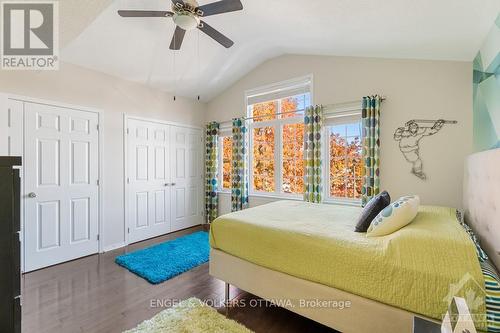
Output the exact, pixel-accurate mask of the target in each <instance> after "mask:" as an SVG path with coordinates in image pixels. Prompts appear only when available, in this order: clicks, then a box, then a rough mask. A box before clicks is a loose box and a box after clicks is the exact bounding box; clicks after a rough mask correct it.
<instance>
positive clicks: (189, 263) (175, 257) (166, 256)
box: [115, 231, 210, 284]
mask: <svg viewBox="0 0 500 333" xmlns="http://www.w3.org/2000/svg"><path fill="white" fill-rule="evenodd" d="M209 253H210V246H209V244H208V233H207V232H204V231H198V232H195V233H192V234H189V235H187V236H183V237H180V238H177V239H174V240H171V241H167V242H164V243H161V244H158V245H154V246H151V247H148V248H145V249H142V250H138V251H134V252H131V253H127V254H124V255H121V256H118V257H116V259H115V262H116V263H117V264H118V265H120V266H123V267H125V268H126V269H128V270H129V271H131V272H132V273H135V274H137V275H139V276H140V277H142V278H144V279H146V280H147V281H148V282H150V283H152V284H158V283H161V282H163V281H166V280H169V279H171V278H173V277H174V276H177V275H179V274H182V273H184V272H186V271H189V270H190V269H192V268H194V267H196V266H199V265H201V264H204V263H206V262H208V257H209Z"/></svg>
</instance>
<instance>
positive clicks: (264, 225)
mask: <svg viewBox="0 0 500 333" xmlns="http://www.w3.org/2000/svg"><path fill="white" fill-rule="evenodd" d="M360 212H361V208H359V207H350V206H343V205H324V204H312V203H306V202H299V201H278V202H274V203H271V204H267V205H263V206H259V207H255V208H251V209H246V210H243V211H239V212H234V213H230V214H227V215H224V216H221V217H219V218H217V219H216V220H215V221H214V222H213V223H212V225H211V229H210V244H211V246H212V247H213V248H217V249H219V250H221V251H224V252H226V253H228V254H231V255H233V256H236V257H239V258H241V259H244V260H247V261H249V262H252V263H255V264H258V265H260V266H263V267H266V268H269V269H273V270H276V271H279V272H282V273H286V274H289V275H292V276H295V277H298V278H302V279H305V280H309V281H312V282H316V283H320V284H323V285H327V286H330V287H334V288H337V289H340V290H344V291H347V292H349V293H352V294H356V295H359V296H362V297H366V298H369V299H373V300H376V301H379V302H382V303H385V304H388V305H391V306H395V307H398V308H402V309H405V310H408V311H411V312H414V313H418V314H422V315H424V316H427V317H430V318H434V319H437V320H441V319H442V316H443V314H444V313H445V312H446V310H447V306H448V304H449V295H450V291H452V292H453V294H454V295H457V296H462V297H465V296H466V292H470V291H471V290H472V291H473V292H474V295H476V296H477V297H479V298H481V297H482V300H483V302H476V305H475V309H472V311H471V312H473V313H476V314H485V306H484V291H483V290H482V288H483V287H484V278H483V276H482V272H481V267H480V265H479V261H478V260H477V257H476V252H475V247H474V245H473V243H472V242H471V241H470V239H469V237H468V235H467V234H466V232H465V231H464V230H463V228H462V227H461V226H460V224H459V223H458V221H457V219H456V214H455V213H456V211H455V209H451V208H445V207H432V206H422V207H421V208H420V210H419V213H418V214H417V217H416V218H415V220H414V221H413V222H412V223H411V224H409V225H408V226H406V227H404V228H402V229H401V230H399V231H396V232H395V233H393V234H390V235H387V236H382V237H370V238H368V237H366V234H364V233H356V232H354V227H355V224H356V220H357V217H358V215H359V214H360ZM478 303H481V304H478ZM476 326H477V328H478V329H480V330H486V324H485V323H484V322H477V323H476Z"/></svg>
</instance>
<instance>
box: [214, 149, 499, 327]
mask: <svg viewBox="0 0 500 333" xmlns="http://www.w3.org/2000/svg"><path fill="white" fill-rule="evenodd" d="M499 166H500V149H497V150H492V151H487V152H483V153H479V154H474V155H471V156H470V157H469V158H468V160H467V162H466V165H465V177H464V208H465V219H466V222H468V223H469V225H470V226H471V227H472V228H473V229H474V231H475V232H476V233H477V234H478V236H479V237H480V240H481V244H482V245H483V247H484V249H485V251H486V252H487V253H488V255H489V256H490V258H491V260H492V262H493V263H494V264H495V265H496V266H497V268H498V267H500V171H499V170H500V169H499ZM210 275H212V276H214V277H216V278H218V279H220V280H222V281H225V283H226V301H227V300H229V284H232V285H234V286H236V287H238V288H240V289H242V290H245V291H247V292H249V293H252V294H254V295H257V296H259V297H261V298H263V299H265V300H268V301H271V302H273V301H274V303H277V304H279V305H281V306H283V307H285V308H287V309H288V310H290V311H293V312H295V313H297V314H300V315H302V316H304V317H307V318H310V319H312V320H314V321H317V322H319V323H321V324H324V325H326V326H328V327H331V328H334V329H336V330H338V331H341V332H346V333H349V332H385V333H390V332H397V333H404V332H413V329H412V327H413V319H414V317H415V316H417V317H421V318H424V319H427V320H429V321H434V322H435V320H433V319H428V318H425V317H423V316H421V315H417V314H414V313H411V312H409V311H406V310H403V309H400V308H396V307H392V306H389V305H386V304H383V303H380V302H377V301H374V300H370V299H367V298H363V297H360V296H357V295H354V294H351V293H347V292H345V291H342V290H339V289H335V288H332V287H328V286H325V285H322V284H318V283H314V282H311V281H307V280H304V279H300V278H296V277H293V276H291V275H288V274H284V273H281V272H277V271H274V270H271V269H268V268H265V267H262V266H259V265H256V264H253V263H251V262H248V261H246V260H243V259H240V258H237V257H235V256H232V255H230V254H227V253H225V252H222V251H220V250H217V249H212V250H211V252H210ZM315 299H318V300H336V301H350V302H351V303H350V307H346V308H344V309H340V308H334V307H330V308H328V307H321V308H319V307H316V308H312V307H302V306H300V303H299V300H315ZM284 300H290V303H279V302H283V301H284Z"/></svg>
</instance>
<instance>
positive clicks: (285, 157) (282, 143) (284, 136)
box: [246, 77, 311, 197]
mask: <svg viewBox="0 0 500 333" xmlns="http://www.w3.org/2000/svg"><path fill="white" fill-rule="evenodd" d="M310 85H311V78H310V77H307V78H301V79H297V80H293V81H289V82H286V83H281V84H277V85H273V86H270V87H267V88H262V89H259V90H257V91H252V92H247V96H246V97H247V109H248V116H249V117H251V118H252V119H251V121H250V123H249V124H250V147H251V150H250V193H251V194H259V193H260V194H268V195H275V196H287V197H290V196H297V197H298V196H300V195H301V194H302V193H303V192H304V179H303V177H304V162H303V154H304V147H303V145H304V123H303V121H304V119H303V114H304V109H305V108H306V107H308V106H310V105H311V93H310Z"/></svg>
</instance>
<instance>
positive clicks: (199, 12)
mask: <svg viewBox="0 0 500 333" xmlns="http://www.w3.org/2000/svg"><path fill="white" fill-rule="evenodd" d="M242 9H243V5H242V4H241V1H240V0H222V1H217V2H213V3H209V4H207V5H202V6H199V5H198V2H196V0H172V11H156V10H119V11H118V15H120V16H121V17H172V19H173V21H174V23H175V24H176V27H175V32H174V36H173V37H172V41H171V43H170V49H171V50H180V48H181V45H182V41H183V39H184V35H185V33H186V31H189V30H193V29H195V28H198V29H200V30H201V31H203V32H204V33H206V34H207V35H208V36H210V37H212V38H213V39H215V40H216V41H217V42H219V43H220V44H221V45H223V46H224V47H226V48H230V47H231V46H233V44H234V42H233V41H232V40H230V39H229V38H227V37H226V36H224V35H223V34H221V33H220V32H219V31H217V30H215V29H214V28H212V27H211V26H210V25H208V24H207V23H206V22H204V21H202V20H201V18H202V17H206V16H211V15H217V14H222V13H228V12H234V11H237V10H242Z"/></svg>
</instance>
